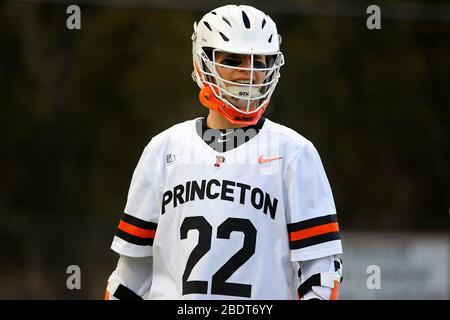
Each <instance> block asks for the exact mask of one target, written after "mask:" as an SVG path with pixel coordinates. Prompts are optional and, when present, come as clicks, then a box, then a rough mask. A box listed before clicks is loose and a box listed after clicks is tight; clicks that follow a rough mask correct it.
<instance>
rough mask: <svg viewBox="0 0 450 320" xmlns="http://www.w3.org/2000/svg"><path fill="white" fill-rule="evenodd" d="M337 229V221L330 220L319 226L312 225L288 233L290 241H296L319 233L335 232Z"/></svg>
mask: <svg viewBox="0 0 450 320" xmlns="http://www.w3.org/2000/svg"><path fill="white" fill-rule="evenodd" d="M337 231H339V225H338V223H337V222H332V223H328V224H323V225H321V226H317V227H312V228H308V229H303V230H299V231H294V232H291V233H289V240H290V241H298V240H303V239H307V238H311V237H314V236H320V235H321V234H325V233H329V232H337Z"/></svg>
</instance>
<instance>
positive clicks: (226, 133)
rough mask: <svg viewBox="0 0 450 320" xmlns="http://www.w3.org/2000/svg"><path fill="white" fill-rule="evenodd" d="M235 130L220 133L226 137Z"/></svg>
mask: <svg viewBox="0 0 450 320" xmlns="http://www.w3.org/2000/svg"><path fill="white" fill-rule="evenodd" d="M233 132H234V131H229V132H225V133H222V132H221V133H220V135H221V136H222V137H225V136H227V135H229V134H232V133H233Z"/></svg>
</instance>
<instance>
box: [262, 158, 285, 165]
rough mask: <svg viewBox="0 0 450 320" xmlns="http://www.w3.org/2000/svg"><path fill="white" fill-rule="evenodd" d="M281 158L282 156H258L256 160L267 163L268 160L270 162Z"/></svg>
mask: <svg viewBox="0 0 450 320" xmlns="http://www.w3.org/2000/svg"><path fill="white" fill-rule="evenodd" d="M281 159H283V157H276V158H267V159H264V158H263V156H260V157H259V158H258V162H259V163H261V164H264V163H269V162H271V161H275V160H281Z"/></svg>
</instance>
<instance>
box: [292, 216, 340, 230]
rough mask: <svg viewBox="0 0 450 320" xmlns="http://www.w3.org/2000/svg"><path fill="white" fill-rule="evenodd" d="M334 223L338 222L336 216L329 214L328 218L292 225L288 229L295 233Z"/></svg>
mask: <svg viewBox="0 0 450 320" xmlns="http://www.w3.org/2000/svg"><path fill="white" fill-rule="evenodd" d="M332 222H337V215H336V214H329V215H327V216H322V217H317V218H312V219H308V220H304V221H300V222H297V223H290V224H288V225H287V228H288V231H289V232H293V231H299V230H304V229H308V228H313V227H317V226H320V225H323V224H328V223H332Z"/></svg>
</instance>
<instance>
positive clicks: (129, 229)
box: [119, 220, 156, 239]
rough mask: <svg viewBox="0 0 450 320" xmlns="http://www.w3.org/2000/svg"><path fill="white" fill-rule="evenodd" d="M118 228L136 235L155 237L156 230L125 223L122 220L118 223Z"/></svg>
mask: <svg viewBox="0 0 450 320" xmlns="http://www.w3.org/2000/svg"><path fill="white" fill-rule="evenodd" d="M119 229H120V230H122V231H125V232H126V233H129V234H131V235H133V236H136V237H140V238H152V239H153V238H155V232H156V231H155V230H147V229H142V228H139V227H136V226H133V225H132V224H129V223H126V222H125V221H123V220H121V221H120V223H119Z"/></svg>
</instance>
